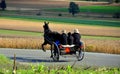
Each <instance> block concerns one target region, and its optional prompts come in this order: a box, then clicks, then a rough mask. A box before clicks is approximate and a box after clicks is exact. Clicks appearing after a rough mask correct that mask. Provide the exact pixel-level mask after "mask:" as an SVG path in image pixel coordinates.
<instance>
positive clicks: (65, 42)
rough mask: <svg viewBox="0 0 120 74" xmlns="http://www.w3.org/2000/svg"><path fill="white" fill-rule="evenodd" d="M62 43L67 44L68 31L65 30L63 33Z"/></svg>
mask: <svg viewBox="0 0 120 74" xmlns="http://www.w3.org/2000/svg"><path fill="white" fill-rule="evenodd" d="M61 44H62V45H66V44H67V34H66V31H65V30H63V31H62V34H61Z"/></svg>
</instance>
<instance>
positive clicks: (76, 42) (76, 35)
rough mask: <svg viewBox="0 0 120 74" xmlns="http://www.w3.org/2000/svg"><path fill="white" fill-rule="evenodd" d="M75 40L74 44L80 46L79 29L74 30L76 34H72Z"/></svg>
mask: <svg viewBox="0 0 120 74" xmlns="http://www.w3.org/2000/svg"><path fill="white" fill-rule="evenodd" d="M72 36H73V38H74V41H73V43H74V44H75V45H77V46H79V45H80V39H81V35H80V34H79V31H78V29H75V30H74V33H73V34H72Z"/></svg>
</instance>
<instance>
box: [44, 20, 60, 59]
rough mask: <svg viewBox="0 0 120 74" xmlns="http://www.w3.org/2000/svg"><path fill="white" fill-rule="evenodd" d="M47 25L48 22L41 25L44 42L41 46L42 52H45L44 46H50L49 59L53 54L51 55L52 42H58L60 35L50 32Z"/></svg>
mask: <svg viewBox="0 0 120 74" xmlns="http://www.w3.org/2000/svg"><path fill="white" fill-rule="evenodd" d="M48 24H49V22H44V25H43V28H44V42H43V44H42V50H43V51H44V52H45V49H44V45H47V44H49V45H50V46H51V48H50V50H51V58H52V57H53V54H52V49H53V48H52V47H53V46H52V45H53V42H56V41H60V36H61V34H60V33H58V32H54V31H51V30H50V28H49V26H48Z"/></svg>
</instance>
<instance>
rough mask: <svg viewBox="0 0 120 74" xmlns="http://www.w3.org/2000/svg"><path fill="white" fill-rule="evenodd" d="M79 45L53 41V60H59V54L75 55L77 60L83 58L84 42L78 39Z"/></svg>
mask: <svg viewBox="0 0 120 74" xmlns="http://www.w3.org/2000/svg"><path fill="white" fill-rule="evenodd" d="M80 43H81V45H80V46H75V45H61V44H57V42H53V44H54V48H53V49H52V50H53V51H52V55H53V57H52V58H53V61H59V58H60V55H61V56H62V55H75V56H76V58H77V60H78V61H81V60H82V59H83V58H84V53H85V44H84V42H83V41H80Z"/></svg>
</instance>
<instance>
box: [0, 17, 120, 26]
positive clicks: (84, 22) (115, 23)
mask: <svg viewBox="0 0 120 74" xmlns="http://www.w3.org/2000/svg"><path fill="white" fill-rule="evenodd" d="M0 18H7V19H18V20H28V21H37V22H44V21H51V22H59V23H70V24H74V25H75V24H76V25H90V26H104V27H105V26H106V27H120V21H112V20H88V19H77V18H55V17H54V18H50V17H37V16H4V17H2V16H1V17H0Z"/></svg>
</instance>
